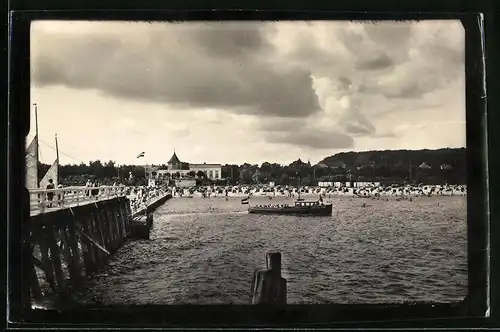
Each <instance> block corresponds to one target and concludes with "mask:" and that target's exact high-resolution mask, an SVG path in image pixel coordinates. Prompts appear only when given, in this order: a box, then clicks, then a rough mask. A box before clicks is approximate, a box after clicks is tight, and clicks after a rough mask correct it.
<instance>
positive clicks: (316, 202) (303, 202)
mask: <svg viewBox="0 0 500 332" xmlns="http://www.w3.org/2000/svg"><path fill="white" fill-rule="evenodd" d="M317 205H322V204H320V202H318V201H313V202H306V201H297V202H295V206H300V207H305V206H317Z"/></svg>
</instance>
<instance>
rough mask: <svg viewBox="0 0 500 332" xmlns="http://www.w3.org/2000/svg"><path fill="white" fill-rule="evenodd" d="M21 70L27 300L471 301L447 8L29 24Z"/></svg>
mask: <svg viewBox="0 0 500 332" xmlns="http://www.w3.org/2000/svg"><path fill="white" fill-rule="evenodd" d="M30 80H31V87H30V93H31V95H30V97H29V99H30V104H31V114H30V131H29V134H28V136H27V139H26V188H27V189H28V190H29V193H30V220H31V223H30V225H33V226H32V229H30V234H31V236H30V239H31V248H32V263H30V264H29V265H30V269H31V277H30V278H29V280H26V282H29V283H30V285H29V289H30V292H31V293H30V297H31V301H32V303H33V307H36V308H56V309H60V303H61V302H60V301H59V300H57V299H59V298H61V297H64V298H65V299H66V300H68V301H69V302H68V301H66V302H65V303H74V304H78V305H86V304H92V305H103V306H106V305H146V304H152V305H221V304H222V305H229V304H233V305H255V304H384V303H420V302H433V303H449V302H453V301H462V300H463V299H464V297H465V296H466V294H467V277H468V276H467V266H468V265H467V185H466V183H467V176H466V111H465V109H466V105H465V30H464V28H463V25H462V24H461V22H460V21H459V20H421V21H376V22H368V21H366V22H365V21H220V22H218V21H206V22H201V21H198V22H187V21H186V22H181V21H173V22H156V21H154V22H132V21H61V20H59V21H57V20H39V21H33V22H32V24H31V31H30ZM471 190H472V189H471ZM65 305H70V304H65ZM58 306H59V307H58Z"/></svg>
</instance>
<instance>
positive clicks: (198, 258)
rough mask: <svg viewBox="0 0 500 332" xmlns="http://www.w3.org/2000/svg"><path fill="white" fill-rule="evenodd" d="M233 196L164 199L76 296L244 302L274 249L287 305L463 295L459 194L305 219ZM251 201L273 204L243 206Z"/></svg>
mask: <svg viewBox="0 0 500 332" xmlns="http://www.w3.org/2000/svg"><path fill="white" fill-rule="evenodd" d="M240 200H241V198H230V199H229V201H226V200H225V199H224V198H210V199H202V198H183V199H173V200H170V201H168V202H167V203H166V204H165V205H164V206H162V207H160V208H159V209H158V210H157V211H156V213H155V215H154V226H153V229H152V231H151V240H149V241H147V240H140V241H131V242H129V243H126V244H125V245H124V246H123V247H122V248H121V249H120V250H119V251H118V252H117V253H116V254H115V256H114V257H113V258H112V260H111V262H110V264H109V266H107V267H106V269H105V271H103V272H102V273H100V274H99V275H96V276H95V277H94V278H93V280H92V281H91V282H90V285H89V288H88V289H87V290H86V291H85V292H84V293H83V294H82V295H81V296H80V297H79V298H78V301H81V302H87V303H103V304H249V302H250V299H251V293H250V284H251V281H252V273H253V270H254V269H255V268H264V267H265V254H266V252H268V251H275V250H277V251H280V252H281V253H282V255H283V258H282V259H283V261H282V263H283V270H284V271H283V276H284V277H285V278H286V279H287V281H288V284H287V289H288V303H290V304H293V303H332V302H335V303H374V302H401V301H437V302H449V301H453V300H461V299H463V297H464V296H465V294H466V289H467V259H466V254H467V247H466V245H467V243H466V242H467V240H466V197H456V196H455V197H453V196H451V197H418V198H413V201H406V200H404V201H396V200H395V199H392V200H390V201H382V200H370V199H353V198H333V199H331V201H332V202H333V204H334V214H333V216H332V217H307V218H299V217H292V216H259V215H249V214H247V213H246V209H247V207H248V205H242V204H241V203H240ZM259 200H260V201H261V202H262V203H271V202H272V203H278V202H280V200H278V199H274V200H272V201H268V200H267V199H264V198H252V199H251V203H252V204H258V203H260V201H259ZM281 201H283V202H284V201H285V200H281ZM363 205H365V206H363Z"/></svg>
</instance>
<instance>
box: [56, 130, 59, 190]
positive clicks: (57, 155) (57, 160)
mask: <svg viewBox="0 0 500 332" xmlns="http://www.w3.org/2000/svg"><path fill="white" fill-rule="evenodd" d="M55 139H56V163H57V164H56V165H57V178H56V179H55V180H56V184H59V145H58V144H57V134H55Z"/></svg>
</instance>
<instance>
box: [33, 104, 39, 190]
mask: <svg viewBox="0 0 500 332" xmlns="http://www.w3.org/2000/svg"><path fill="white" fill-rule="evenodd" d="M33 106H35V160H36V187H37V188H40V181H39V180H38V162H39V161H38V157H39V153H38V149H39V146H38V105H37V104H36V103H33Z"/></svg>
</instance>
